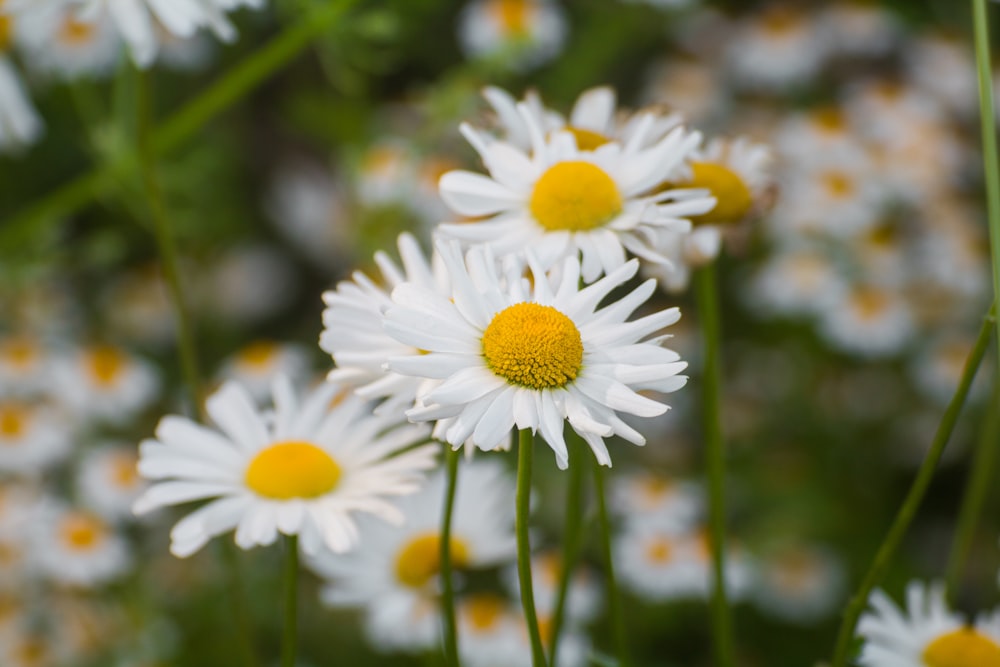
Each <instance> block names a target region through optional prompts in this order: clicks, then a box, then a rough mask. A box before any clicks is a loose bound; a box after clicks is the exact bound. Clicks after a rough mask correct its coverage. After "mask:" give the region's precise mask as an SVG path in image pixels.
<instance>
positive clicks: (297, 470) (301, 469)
mask: <svg viewBox="0 0 1000 667" xmlns="http://www.w3.org/2000/svg"><path fill="white" fill-rule="evenodd" d="M340 474H341V471H340V466H339V465H337V462H336V461H334V460H333V458H332V457H331V456H330V455H329V454H327V453H326V452H325V451H323V450H322V449H320V448H319V447H317V446H316V445H314V444H312V443H309V442H299V441H288V442H279V443H277V444H274V445H271V446H270V447H268V448H266V449H263V450H261V451H260V452H259V453H258V454H257V455H256V456H255V457H254V458H253V460H252V461H250V465H249V466H247V471H246V475H245V478H244V479H245V481H246V485H247V486H248V487H249V488H250V490H251V491H253V492H254V493H256V494H257V495H260V496H263V497H265V498H273V499H275V500H291V499H293V498H316V497H318V496H322V495H323V494H325V493H329V492H330V491H332V490H333V489H334V487H336V486H337V482H339V481H340Z"/></svg>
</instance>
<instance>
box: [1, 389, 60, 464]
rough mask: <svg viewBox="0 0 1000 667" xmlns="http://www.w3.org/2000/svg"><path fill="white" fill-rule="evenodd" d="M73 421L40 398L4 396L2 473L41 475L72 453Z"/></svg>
mask: <svg viewBox="0 0 1000 667" xmlns="http://www.w3.org/2000/svg"><path fill="white" fill-rule="evenodd" d="M70 443H71V440H70V424H68V423H67V420H66V419H65V416H64V415H63V414H62V413H60V412H57V411H55V410H54V409H52V408H51V407H50V406H48V405H46V404H44V403H39V402H38V401H31V402H27V401H21V400H13V399H4V398H0V473H4V472H7V473H14V474H18V475H37V474H39V473H41V472H42V471H43V470H44V469H46V468H48V467H49V466H51V465H52V464H54V463H58V462H59V461H61V460H62V459H64V458H65V457H66V455H67V454H69V450H70V446H71V445H70Z"/></svg>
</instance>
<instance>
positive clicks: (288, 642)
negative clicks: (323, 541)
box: [281, 535, 299, 667]
mask: <svg viewBox="0 0 1000 667" xmlns="http://www.w3.org/2000/svg"><path fill="white" fill-rule="evenodd" d="M298 593H299V537H298V535H289V536H287V537H286V538H285V633H284V638H283V639H282V642H281V667H295V653H296V649H297V648H298V610H299V609H298Z"/></svg>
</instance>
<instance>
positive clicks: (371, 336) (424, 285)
mask: <svg viewBox="0 0 1000 667" xmlns="http://www.w3.org/2000/svg"><path fill="white" fill-rule="evenodd" d="M397 246H398V248H399V256H400V259H401V261H402V266H401V267H400V266H399V265H397V264H396V263H395V262H394V261H393V260H392V259H391V258H390V257H389V255H388V254H386V253H385V252H382V251H379V252H377V253H375V264H376V266H378V268H379V271H380V272H381V274H382V276H381V277H382V282H383V283H384V284H385V287H382V286H380V285H379V284H378V283H376V282H375V281H374V280H372V279H371V278H369V277H368V276H367V275H366V274H364V273H362V272H361V271H355V272H354V275H353V276H352V280H349V281H348V280H345V281H342V282H341V283H339V284H338V285H337V288H336V289H335V290H329V291H326V292H324V293H323V303H325V304H326V308H325V309H324V310H323V333H322V334H320V338H319V346H320V347H321V348H322V349H323V350H324V351H326V352H327V353H329V354H330V355H331V356H332V357H333V361H334V364H336V366H337V367H336V368H334V369H333V370H332V371H330V373H329V375H327V379H328V380H329V381H331V382H339V383H342V384H345V385H349V386H352V387H356V390H355V391H356V392H357V394H358V395H359V396H362V397H364V398H368V399H379V400H381V399H386V400H385V403H384V404H383V405H382V406H380V407H379V408H377V411H384V412H387V413H391V412H396V411H400V410H405V409H407V408H410V407H412V406H413V403H414V401H415V400H416V398H417V395H418V393H419V392H420V388H421V387H422V386H423V385H424V384H425V380H424V379H422V378H416V377H412V376H409V375H403V374H400V373H396V372H394V371H392V370H386V368H385V362H386V360H387V359H388V358H389V357H406V356H414V357H416V356H420V355H421V354H423V352H422V350H421V349H420V348H418V347H415V346H413V345H407V344H404V343H401V342H399V341H398V340H396V339H395V338H393V337H392V336H390V335H389V334H387V333H386V332H385V331H384V330H383V329H382V313H383V312H384V311H385V310H386V309H388V308H390V307H392V306H393V302H392V298H391V297H390V293H391V292H392V290H394V289H395V288H396V287H398V286H399V285H402V284H403V283H407V284H410V285H414V286H416V287H419V288H421V289H426V290H429V291H432V292H434V293H436V294H438V295H439V296H440V297H442V298H446V299H447V298H450V297H451V287H450V283H449V281H448V275H447V271H446V270H445V268H444V264H443V263H442V262H441V259H440V257H439V256H438V255H437V253H435V254H434V255H432V256H431V258H430V259H427V257H426V255H425V254H424V252H423V250H421V249H420V245H419V244H418V243H417V240H416V238H414V237H413V235H411V234H407V233H403V234H400V235H399V238H398V240H397Z"/></svg>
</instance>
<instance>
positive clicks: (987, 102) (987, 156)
mask: <svg viewBox="0 0 1000 667" xmlns="http://www.w3.org/2000/svg"><path fill="white" fill-rule="evenodd" d="M972 21H973V32H974V33H975V42H976V73H977V74H978V79H979V121H980V123H981V124H982V138H983V172H984V176H985V179H986V210H987V212H988V216H989V223H990V224H989V227H990V255H991V256H992V260H993V261H992V266H993V298H994V299H995V300H1000V157H998V155H997V131H996V122H997V121H996V111H995V108H994V107H995V105H994V102H993V71H992V64H991V61H990V25H989V15H988V13H987V11H986V0H972ZM997 351H998V352H1000V336H997ZM997 363H998V364H1000V354H998V355H997Z"/></svg>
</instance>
